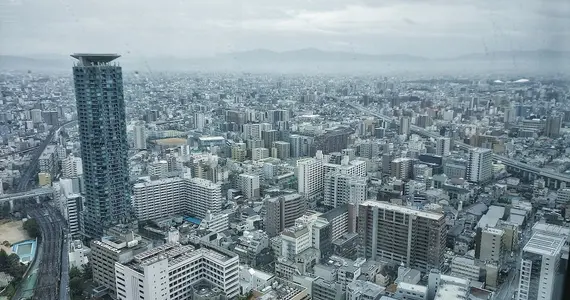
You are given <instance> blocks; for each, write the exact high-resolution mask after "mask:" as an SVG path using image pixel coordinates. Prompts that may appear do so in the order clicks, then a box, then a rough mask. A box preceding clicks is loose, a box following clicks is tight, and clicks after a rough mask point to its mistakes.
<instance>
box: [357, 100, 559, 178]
mask: <svg viewBox="0 0 570 300" xmlns="http://www.w3.org/2000/svg"><path fill="white" fill-rule="evenodd" d="M348 105H350V106H351V107H353V108H355V109H358V110H360V111H362V112H363V113H365V114H368V115H371V116H375V117H377V118H379V119H382V120H384V121H387V122H393V121H397V120H396V119H394V118H392V117H389V116H386V115H382V114H379V113H376V112H373V111H370V110H369V109H366V108H365V107H363V106H362V105H359V104H356V103H348ZM410 131H411V132H413V133H415V134H417V135H420V136H423V137H429V138H439V137H441V136H440V135H439V133H437V132H433V131H428V130H426V129H425V128H421V127H418V126H415V125H411V126H410ZM453 144H454V145H456V146H457V147H459V148H460V149H462V150H469V149H471V148H473V147H472V146H470V145H467V144H465V143H464V142H462V141H459V140H454V141H453ZM493 160H494V161H495V162H500V163H501V164H504V165H505V166H506V167H507V170H508V171H510V172H516V173H519V174H520V176H522V177H524V178H526V179H529V180H533V179H538V178H543V179H544V181H545V182H546V185H547V186H548V187H550V188H553V189H558V188H560V186H561V183H562V182H564V183H566V186H570V176H568V175H564V174H561V173H557V172H553V171H549V170H545V169H542V168H538V167H535V166H531V165H529V164H526V163H523V162H521V161H518V160H515V159H512V158H509V157H506V156H502V155H498V154H495V153H493Z"/></svg>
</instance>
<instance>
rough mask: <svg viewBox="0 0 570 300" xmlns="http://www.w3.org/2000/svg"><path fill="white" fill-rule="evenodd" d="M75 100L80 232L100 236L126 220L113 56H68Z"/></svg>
mask: <svg viewBox="0 0 570 300" xmlns="http://www.w3.org/2000/svg"><path fill="white" fill-rule="evenodd" d="M71 56H72V57H73V58H76V59H78V60H79V62H77V63H76V64H75V66H74V67H73V78H74V84H75V98H76V101H77V115H78V121H79V137H80V141H81V159H82V161H83V177H84V181H85V206H86V211H85V212H84V215H83V216H84V224H85V226H84V233H85V234H86V235H88V236H91V237H99V236H102V235H103V232H104V230H105V229H106V228H108V227H110V226H111V225H114V224H118V223H121V222H124V221H126V220H128V219H129V218H130V214H131V209H130V192H129V190H130V188H129V165H128V157H127V151H128V148H129V145H128V142H127V129H126V124H125V101H124V98H123V78H122V69H121V67H120V66H118V65H117V64H111V62H112V61H113V60H115V59H117V58H118V57H120V56H119V55H117V54H73V55H71Z"/></svg>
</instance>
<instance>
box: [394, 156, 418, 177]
mask: <svg viewBox="0 0 570 300" xmlns="http://www.w3.org/2000/svg"><path fill="white" fill-rule="evenodd" d="M413 168H414V160H413V159H411V158H409V157H398V158H395V159H394V160H393V161H392V162H391V163H390V176H392V177H396V179H401V180H406V179H410V178H411V177H412V175H413V174H412V171H413Z"/></svg>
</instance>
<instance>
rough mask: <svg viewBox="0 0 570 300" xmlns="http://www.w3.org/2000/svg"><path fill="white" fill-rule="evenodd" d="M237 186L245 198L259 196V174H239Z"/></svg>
mask: <svg viewBox="0 0 570 300" xmlns="http://www.w3.org/2000/svg"><path fill="white" fill-rule="evenodd" d="M239 187H240V189H241V192H242V194H243V196H244V197H246V198H247V199H249V200H252V199H256V198H259V175H256V174H239Z"/></svg>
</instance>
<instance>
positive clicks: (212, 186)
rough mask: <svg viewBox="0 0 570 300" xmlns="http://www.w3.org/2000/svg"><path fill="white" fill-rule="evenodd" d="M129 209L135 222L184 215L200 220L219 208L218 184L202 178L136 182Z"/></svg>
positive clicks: (219, 194) (219, 187)
mask: <svg viewBox="0 0 570 300" xmlns="http://www.w3.org/2000/svg"><path fill="white" fill-rule="evenodd" d="M133 194H134V196H133V209H134V213H135V215H136V216H137V218H138V219H139V220H154V219H159V218H164V217H169V216H176V215H188V216H193V217H197V218H200V219H202V218H204V217H205V216H206V214H207V212H208V211H209V212H210V213H218V212H220V211H221V209H222V188H221V185H220V184H217V183H213V182H211V181H209V180H207V179H202V178H190V179H183V178H167V179H159V180H152V181H149V182H142V183H136V184H135V185H134V187H133Z"/></svg>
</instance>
